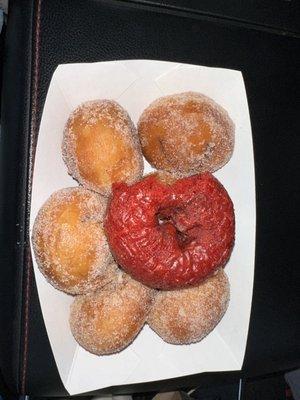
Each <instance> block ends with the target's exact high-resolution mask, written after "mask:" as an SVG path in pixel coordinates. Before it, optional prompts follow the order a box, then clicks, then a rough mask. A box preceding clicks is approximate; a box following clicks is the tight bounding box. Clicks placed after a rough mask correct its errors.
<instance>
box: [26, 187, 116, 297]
mask: <svg viewBox="0 0 300 400" xmlns="http://www.w3.org/2000/svg"><path fill="white" fill-rule="evenodd" d="M106 203H107V200H106V198H104V197H102V196H100V195H99V194H96V193H94V192H91V191H89V190H86V189H84V188H82V187H74V188H66V189H62V190H59V191H57V192H55V193H53V194H52V195H51V196H50V198H49V199H48V200H47V201H46V203H45V204H44V205H43V206H42V207H41V209H40V211H39V213H38V215H37V217H36V220H35V223H34V227H33V234H32V242H33V248H34V253H35V258H36V261H37V264H38V266H39V269H40V270H41V272H42V273H43V274H44V276H45V277H46V279H47V280H48V281H49V282H50V283H51V284H52V285H53V286H54V287H55V288H57V289H59V290H62V291H64V292H66V293H70V294H82V293H89V292H91V291H94V290H96V289H98V288H100V287H102V286H103V285H105V284H107V283H108V282H110V281H111V280H113V279H114V278H115V275H116V268H115V266H113V265H111V261H112V256H111V253H110V251H109V247H108V244H107V240H106V237H105V235H104V232H103V225H102V223H103V217H104V214H105V210H106Z"/></svg>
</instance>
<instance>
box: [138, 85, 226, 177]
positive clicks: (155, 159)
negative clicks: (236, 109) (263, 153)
mask: <svg viewBox="0 0 300 400" xmlns="http://www.w3.org/2000/svg"><path fill="white" fill-rule="evenodd" d="M138 134H139V137H140V141H141V145H142V150H143V153H144V156H145V157H146V159H147V160H148V161H149V162H150V164H151V165H152V166H154V167H155V168H157V169H162V170H166V171H169V172H172V173H174V174H176V175H177V176H178V177H182V176H189V175H193V174H196V173H199V172H206V171H209V172H214V171H216V170H218V169H219V168H221V167H222V166H223V165H225V164H226V163H227V162H228V161H229V159H230V157H231V155H232V152H233V148H234V124H233V122H232V120H231V119H230V117H229V115H228V113H227V111H226V110H224V109H223V108H222V107H221V106H220V105H219V104H217V103H216V102H215V101H214V100H212V99H211V98H209V97H207V96H205V95H203V94H200V93H196V92H185V93H179V94H174V95H170V96H165V97H161V98H159V99H157V100H155V101H154V102H153V103H151V104H150V106H149V107H148V108H146V109H145V110H144V112H143V113H142V115H141V117H140V119H139V122H138Z"/></svg>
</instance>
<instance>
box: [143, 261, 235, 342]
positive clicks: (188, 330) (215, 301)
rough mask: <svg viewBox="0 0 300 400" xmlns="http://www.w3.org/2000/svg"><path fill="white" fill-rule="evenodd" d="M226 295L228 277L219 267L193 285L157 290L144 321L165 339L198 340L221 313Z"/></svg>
mask: <svg viewBox="0 0 300 400" xmlns="http://www.w3.org/2000/svg"><path fill="white" fill-rule="evenodd" d="M229 297H230V288H229V281H228V278H227V276H226V274H225V272H224V271H223V270H222V269H220V270H219V271H218V272H217V273H216V274H215V275H213V276H211V277H209V278H207V279H206V280H205V281H204V282H202V283H201V284H200V285H198V286H196V287H192V288H188V289H182V290H172V291H161V292H158V294H157V296H156V298H155V300H154V304H153V307H152V309H151V311H150V313H149V316H148V318H147V322H148V324H149V326H150V327H151V328H152V329H153V330H154V331H155V332H156V333H157V334H158V335H159V336H160V337H161V338H162V339H163V340H164V341H165V342H168V343H172V344H189V343H194V342H199V341H200V340H202V339H203V338H204V337H205V336H206V335H207V334H208V333H209V332H211V331H212V330H213V329H214V328H215V326H216V325H217V324H218V322H219V321H220V319H221V318H222V317H223V315H224V313H225V311H226V310H227V307H228V303H229Z"/></svg>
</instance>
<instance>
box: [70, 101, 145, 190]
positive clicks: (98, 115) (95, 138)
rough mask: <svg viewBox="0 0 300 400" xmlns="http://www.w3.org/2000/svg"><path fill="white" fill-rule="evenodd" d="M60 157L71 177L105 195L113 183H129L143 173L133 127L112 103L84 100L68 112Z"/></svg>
mask: <svg viewBox="0 0 300 400" xmlns="http://www.w3.org/2000/svg"><path fill="white" fill-rule="evenodd" d="M62 155H63V159H64V161H65V163H66V165H67V168H68V172H69V174H70V175H72V177H73V178H75V179H76V180H77V181H78V182H79V183H81V184H82V185H84V186H85V187H86V188H88V189H91V190H94V191H96V192H99V193H101V194H103V195H105V196H108V195H109V194H110V192H111V185H112V184H113V183H114V182H127V183H133V182H135V181H136V180H137V179H139V178H140V177H141V176H142V173H143V158H142V152H141V146H140V143H139V140H138V136H137V132H136V128H135V127H134V124H133V122H132V121H131V119H130V117H129V115H128V113H127V112H126V111H125V110H124V109H123V108H122V107H121V106H120V105H119V104H118V103H117V102H115V101H113V100H94V101H87V102H85V103H83V104H82V105H80V106H79V107H78V108H76V110H75V111H73V112H72V113H71V115H70V117H69V119H68V121H67V124H66V127H65V130H64V137H63V142H62Z"/></svg>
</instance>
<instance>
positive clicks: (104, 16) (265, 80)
mask: <svg viewBox="0 0 300 400" xmlns="http://www.w3.org/2000/svg"><path fill="white" fill-rule="evenodd" d="M142 3H143V4H142ZM150 3H151V4H150ZM167 3H168V2H167ZM172 3H175V2H169V4H167V5H166V6H165V5H164V4H161V2H159V1H155V2H137V1H131V2H129V1H128V2H123V1H115V0H98V1H97V0H60V1H58V0H53V1H52V0H51V1H50V0H43V1H41V0H38V1H36V2H35V1H32V0H30V1H29V0H28V1H24V0H23V1H22V0H13V1H11V2H10V17H9V25H8V29H7V35H6V48H5V62H4V77H5V81H4V86H3V103H2V121H1V123H2V133H1V142H0V152H1V153H0V163H1V164H0V206H1V208H0V210H1V220H0V235H1V236H0V240H1V242H0V243H1V253H0V265H1V281H0V300H1V301H0V326H1V329H0V369H1V371H2V374H3V377H4V380H5V382H6V384H7V385H8V386H9V387H10V388H11V390H12V391H14V392H15V393H22V394H31V395H34V396H38V395H39V396H54V395H56V396H58V395H63V394H64V393H65V391H64V389H63V387H62V385H61V382H60V379H59V377H58V374H57V369H56V366H55V362H54V359H53V355H52V352H51V349H50V345H49V341H48V338H47V334H46V330H45V327H44V322H43V319H42V314H41V310H40V305H39V301H38V296H37V291H36V287H35V281H34V275H33V270H32V263H31V255H30V249H29V242H28V227H29V210H30V193H31V177H32V171H33V167H34V153H35V145H36V141H37V134H38V128H39V122H40V118H41V113H42V109H43V104H44V100H45V96H46V92H47V88H48V86H49V82H50V79H51V76H52V73H53V71H54V70H55V68H56V66H57V65H58V64H61V63H66V62H93V61H103V60H114V59H131V58H145V59H158V60H168V61H176V62H185V63H192V64H201V65H207V66H215V67H224V68H233V69H238V70H241V71H242V72H243V76H244V80H245V85H246V90H247V95H248V101H249V108H250V116H251V122H252V131H253V141H254V156H255V174H256V204H257V234H256V261H255V282H254V292H253V303H252V312H251V321H250V328H249V335H248V342H247V350H246V354H245V359H244V365H243V369H242V371H241V372H239V371H238V372H233V373H227V374H223V373H220V374H201V375H195V376H191V377H184V378H179V379H174V380H169V381H164V382H157V383H149V384H141V385H130V386H126V387H124V386H122V387H115V388H108V389H106V390H104V391H102V392H106V393H132V392H137V391H146V390H166V389H174V388H177V387H186V386H192V385H197V384H201V382H212V384H216V382H221V381H224V382H225V381H230V380H236V379H238V377H239V376H240V375H242V376H243V377H245V378H247V377H251V376H254V375H259V374H263V373H270V372H272V371H276V370H277V371H278V370H285V369H290V368H294V367H297V366H299V365H300V341H299V337H300V321H299V315H300V299H299V268H298V263H299V256H300V254H299V247H300V246H299V233H298V231H299V228H298V227H299V222H300V221H299V204H300V190H299V181H300V172H299V171H300V168H299V158H300V154H299V147H300V139H299V137H300V136H299V133H298V132H299V122H298V114H299V103H297V101H298V99H299V81H298V82H297V79H299V75H300V73H299V70H300V68H299V50H300V49H299V34H298V33H297V27H295V26H294V25H292V26H291V29H290V30H289V31H288V30H287V29H286V20H284V21H285V22H284V24H283V25H282V24H281V25H280V24H279V25H278V23H277V22H278V21H277V20H276V21H275V22H274V21H273V20H272V21H271V20H270V21H271V22H270V23H268V24H266V23H261V22H260V21H258V22H255V23H254V22H253V21H252V20H251V18H250V19H248V21H243V20H242V19H243V18H242V19H239V15H238V16H233V15H230V13H229V15H226V16H225V17H226V18H222V17H221V16H220V15H219V14H218V13H216V12H214V13H207V12H206V11H207V10H205V7H204V9H198V8H197V7H195V2H193V7H191V6H189V7H188V8H187V7H182V5H180V3H183V2H180V1H178V2H177V4H175V5H176V7H174V4H172ZM240 11H241V10H240ZM216 14H218V15H216ZM241 15H242V14H241ZM285 17H286V16H285ZM267 22H268V21H267ZM293 23H294V22H293ZM267 25H268V26H267ZM283 29H284V32H283ZM49 168H51V166H49Z"/></svg>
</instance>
